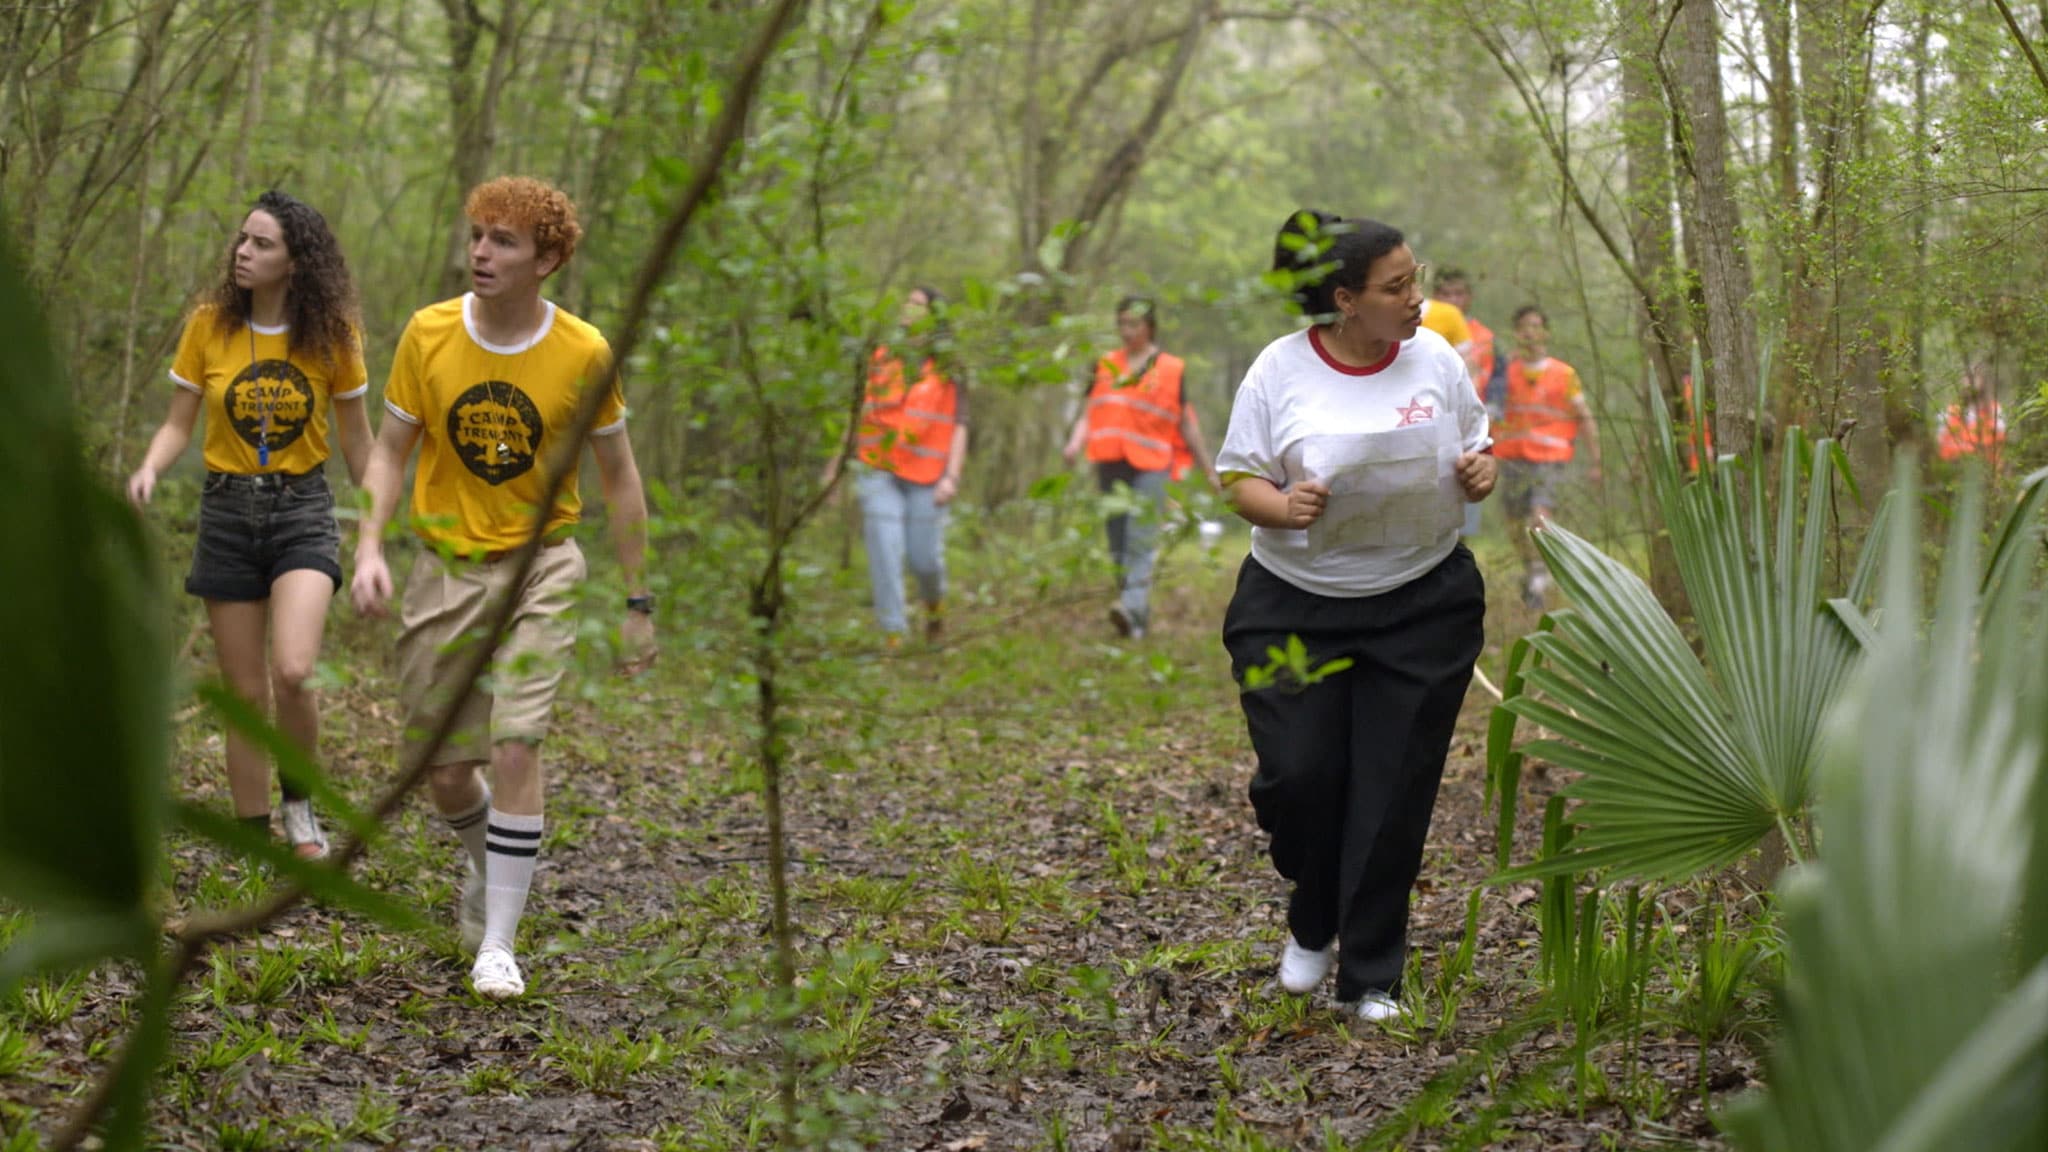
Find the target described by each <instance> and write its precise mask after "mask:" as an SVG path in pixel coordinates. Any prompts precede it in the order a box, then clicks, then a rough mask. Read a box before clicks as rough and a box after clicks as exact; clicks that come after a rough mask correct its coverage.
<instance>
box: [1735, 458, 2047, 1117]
mask: <svg viewBox="0 0 2048 1152" xmlns="http://www.w3.org/2000/svg"><path fill="white" fill-rule="evenodd" d="M1901 472H1902V474H1903V476H1904V479H1903V481H1902V485H1901V499H1900V500H1899V501H1897V502H1896V503H1895V505H1894V506H1893V508H1892V509H1891V518H1892V520H1893V523H1892V528H1891V533H1890V542H1889V545H1888V557H1887V560H1886V564H1885V577H1884V585H1885V587H1884V600H1883V612H1882V615H1881V619H1882V622H1883V623H1882V626H1881V628H1880V629H1879V640H1878V643H1877V645H1876V646H1875V647H1874V648H1873V649H1871V652H1870V655H1869V657H1868V658H1867V660H1866V662H1865V665H1864V667H1863V668H1862V669H1861V671H1860V672H1859V674H1858V676H1857V678H1856V680H1855V682H1854V683H1853V685H1852V686H1851V688H1850V689H1849V691H1848V692H1847V693H1845V695H1844V699H1843V701H1842V703H1841V705H1840V706H1839V707H1838V708H1836V709H1835V710H1834V711H1833V712H1832V714H1831V716H1830V720H1829V724H1830V738H1829V739H1828V740H1827V741H1826V754H1825V757H1824V759H1823V762H1822V787H1823V796H1824V799H1823V800H1822V802H1821V805H1820V810H1819V817H1820V820H1821V823H1822V827H1823V830H1824V831H1825V833H1826V837H1827V855H1826V860H1825V862H1824V863H1814V864H1808V865H1805V866H1802V867H1800V868H1796V869H1794V870H1793V871H1792V872H1791V873H1789V874H1788V875H1787V877H1786V878H1785V881H1784V883H1783V885H1782V907H1783V911H1784V920H1783V923H1784V926H1785V933H1786V948H1787V965H1786V971H1787V982H1786V985H1785V987H1784V989H1783V990H1782V993H1781V995H1780V1002H1781V1004H1780V1006H1781V1011H1780V1032H1779V1036H1778V1042H1777V1046H1776V1049H1775V1051H1774V1052H1773V1054H1772V1056H1771V1059H1770V1063H1769V1069H1770V1072H1769V1082H1770V1089H1769V1091H1768V1094H1767V1095H1765V1096H1763V1097H1761V1098H1759V1099H1757V1100H1754V1101H1752V1102H1751V1103H1750V1104H1749V1105H1748V1106H1746V1107H1743V1108H1740V1109H1737V1110H1734V1111H1732V1112H1731V1113H1730V1115H1729V1116H1728V1117H1727V1119H1726V1124H1727V1127H1728V1128H1729V1129H1730V1131H1731V1132H1732V1133H1733V1134H1735V1135H1736V1136H1737V1137H1738V1141H1739V1143H1740V1144H1741V1145H1742V1146H1743V1147H1745V1148H1749V1149H1754V1150H1758V1152H1781V1150H1782V1152H1792V1150H1798V1152H1836V1150H1839V1152H1851V1150H1856V1152H1863V1150H1868V1149H1883V1150H1885V1152H1934V1150H1936V1149H1954V1148H1969V1149H1972V1150H1973V1152H1997V1150H2001V1149H2020V1148H2029V1149H2032V1148H2038V1147H2039V1145H2038V1143H2037V1142H2038V1140H2039V1138H2040V1134H2041V1132H2042V1128H2041V1124H2042V1120H2043V1109H2044V1106H2048V1102H2044V1101H2043V1099H2042V1097H2041V1096H2040V1094H2039V1093H2038V1092H2037V1091H2034V1090H2033V1087H2034V1083H2033V1082H2034V1081H2035V1080H2036V1079H2038V1077H2039V1076H2040V1074H2041V1072H2042V1070H2043V1066H2044V1065H2043V1053H2044V1051H2048V1049H2044V1047H2043V1044H2044V1040H2048V961H2043V960H2042V959H2041V957H2040V955H2039V954H2038V953H2037V952H2028V951H2026V950H2025V949H2024V948H2023V950H2022V955H2021V962H2022V964H2021V966H2020V967H2019V969H2018V971H2017V973H2016V971H2015V964H2014V955H2013V951H2012V947H2011V942H2012V937H2013V928H2014V926H2015V924H2016V923H2018V922H2019V921H2020V917H2021V915H2022V913H2023V911H2024V910H2026V909H2029V908H2031V909H2033V910H2034V915H2035V916H2036V917H2037V918H2038V916H2039V909H2040V906H2041V898H2042V897H2043V896H2044V895H2048V894H2044V893H2041V892H2039V891H2035V892H2033V893H2031V894H2029V893H2028V892H2027V886H2028V883H2029V879H2028V877H2029V860H2030V852H2031V858H2032V860H2033V861H2034V864H2033V877H2034V878H2033V880H2032V883H2034V884H2037V885H2038V884H2040V883H2042V882H2043V879H2042V875H2041V874H2042V871H2043V869H2042V868H2041V863H2040V862H2041V854H2040V851H2039V850H2038V846H2037V845H2034V844H2033V843H2031V841H2032V840H2033V838H2034V834H2035V833H2037V832H2038V831H2039V830H2040V828H2039V826H2038V825H2037V820H2038V817H2037V815H2036V811H2035V806H2034V805H2033V804H2030V798H2031V800H2034V801H2038V800H2039V799H2040V796H2039V794H2038V792H2035V791H2034V789H2035V785H2036V777H2037V776H2038V774H2039V770H2040V765H2041V762H2042V758H2043V753H2044V750H2048V726H2044V721H2043V718H2044V716H2048V633H2044V629H2043V628H2042V627H2041V620H2040V613H2039V609H2038V605H2037V603H2036V601H2035V600H2034V598H2033V597H2032V596H2031V595H2030V594H2029V590H2028V588H2027V585H2028V584H2029V583H2030V582H2029V581H2022V580H2019V579H2000V580H1993V581H1984V580H1982V579H1981V577H1980V574H1979V569H1978V556H1979V552H1978V548H1977V539H1978V532H1979V527H1980V523H1981V512H1980V510H1981V501H1980V499H1979V498H1978V495H1977V493H1976V491H1975V490H1974V489H1973V490H1972V491H1971V492H1969V493H1968V494H1967V495H1966V497H1965V499H1964V501H1963V504H1962V508H1961V511H1960V514H1959V515H1958V516H1957V518H1956V521H1955V524H1954V527H1953V530H1952V532H1951V534H1950V537H1949V541H1948V546H1947V550H1946V552H1945V554H1944V564H1943V570H1942V575H1941V581H1940V585H1939V589H1938V592H1937V596H1936V608H1935V613H1934V617H1933V621H1932V624H1931V626H1930V627H1927V628H1924V629H1923V628H1922V626H1921V619H1922V616H1921V612H1920V597H1921V581H1920V565H1919V547H1918V545H1919V539H1918V533H1917V531H1916V523H1915V519H1916V517H1917V514H1918V511H1917V508H1918V506H1917V501H1916V500H1914V499H1913V487H1914V477H1913V475H1912V468H1911V465H1910V462H1909V463H1907V464H1906V465H1903V466H1902V468H1901ZM2038 512H2039V504H2038V502H2036V501H2033V500H2022V501H2021V502H2020V507H2019V508H2017V509H2015V511H2014V513H2013V515H2011V516H2009V517H2008V518H2007V521H2006V523H2005V525H2004V526H2003V530H2002V532H2001V540H2000V543H1999V544H1998V545H1997V552H1998V553H1999V554H2000V555H2002V556H2003V557H2004V561H2003V563H2001V564H1998V565H1994V567H1995V568H1996V567H2002V566H2003V564H2004V563H2009V564H2010V565H2011V567H2009V568H2007V569H2006V571H2007V573H2008V574H2009V575H2011V574H2017V573H2019V572H2024V571H2029V570H2031V569H2032V567H2033V565H2034V564H2035V563H2036V562H2037V561H2038V559H2039V555H2040V546H2039V545H2040V541H2039V534H2038V532H2037V531H2036V530H2035V529H2034V527H2033V524H2035V523H2037V522H2038V521H2037V516H2038ZM2039 927H2040V926H2039V925H2030V926H2029V927H2028V929H2027V931H2025V932H2023V933H2022V935H2023V936H2026V935H2030V934H2031V933H2032V932H2034V931H2037V930H2038V929H2039Z"/></svg>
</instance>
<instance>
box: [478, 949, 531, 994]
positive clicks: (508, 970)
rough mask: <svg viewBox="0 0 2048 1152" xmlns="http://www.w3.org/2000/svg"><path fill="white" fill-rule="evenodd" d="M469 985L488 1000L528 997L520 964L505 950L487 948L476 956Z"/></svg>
mask: <svg viewBox="0 0 2048 1152" xmlns="http://www.w3.org/2000/svg"><path fill="white" fill-rule="evenodd" d="M469 985H470V987H472V988H474V989H476V994H477V995H479V996H481V997H483V998H484V999H486V1000H511V999H514V998H516V997H520V996H524V995H526V978H525V977H523V976H521V975H520V974H519V962H518V961H517V960H514V959H512V954H511V953H510V952H507V951H505V950H504V949H503V948H487V949H485V950H484V951H482V952H479V953H477V954H476V964H475V965H474V966H473V967H471V968H470V970H469Z"/></svg>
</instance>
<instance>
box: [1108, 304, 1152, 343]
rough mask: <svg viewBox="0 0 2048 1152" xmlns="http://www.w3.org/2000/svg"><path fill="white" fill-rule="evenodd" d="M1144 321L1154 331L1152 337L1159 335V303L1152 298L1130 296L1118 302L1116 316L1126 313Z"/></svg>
mask: <svg viewBox="0 0 2048 1152" xmlns="http://www.w3.org/2000/svg"><path fill="white" fill-rule="evenodd" d="M1126 312H1128V313H1130V314H1131V315H1133V316H1136V317H1138V318H1139V319H1140V320H1143V321H1144V322H1145V323H1146V324H1147V325H1148V326H1150V327H1151V329H1152V335H1153V336H1155V337H1156V336H1158V335H1159V302H1158V301H1156V300H1154V299H1152V298H1151V297H1150V296H1138V295H1130V296H1126V297H1124V298H1123V299H1121V300H1119V301H1117V302H1116V314H1117V315H1119V316H1122V315H1123V314H1124V313H1126Z"/></svg>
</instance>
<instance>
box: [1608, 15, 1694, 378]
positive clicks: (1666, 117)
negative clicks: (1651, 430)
mask: <svg viewBox="0 0 2048 1152" xmlns="http://www.w3.org/2000/svg"><path fill="white" fill-rule="evenodd" d="M1661 8H1662V5H1661V4H1660V3H1659V2H1658V0H1635V2H1634V3H1632V4H1630V5H1629V6H1628V7H1627V8H1626V9H1624V10H1623V11H1622V13H1621V132H1622V145H1623V148H1624V150H1625V152H1626V154H1627V161H1628V200H1627V202H1628V238H1629V248H1630V251H1631V253H1632V255H1633V257H1634V259H1635V266H1636V278H1637V279H1638V280H1639V281H1640V282H1641V283H1642V284H1643V285H1645V286H1646V287H1648V288H1649V289H1650V294H1649V295H1643V294H1641V293H1638V294H1637V299H1636V328H1637V331H1638V333H1639V334H1640V336H1641V338H1642V341H1643V345H1644V347H1645V348H1647V349H1649V360H1650V365H1651V367H1652V368H1654V369H1655V370H1656V373H1657V385H1658V387H1659V388H1660V389H1661V390H1662V392H1663V394H1664V402H1665V404H1666V405H1667V406H1669V407H1670V408H1671V410H1672V412H1674V413H1676V412H1677V411H1678V408H1679V404H1680V396H1681V389H1680V378H1681V377H1682V376H1683V375H1684V374H1685V365H1686V362H1687V361H1688V359H1689V356H1688V355H1687V353H1686V351H1685V319H1684V317H1685V302H1684V300H1683V299H1682V298H1681V296H1680V295H1679V291H1678V284H1679V278H1680V275H1681V273H1680V270H1679V268H1678V259H1677V240H1676V238H1675V237H1674V236H1673V233H1672V224H1671V208H1672V195H1673V191H1672V187H1671V134H1670V130H1669V125H1670V123H1671V110H1670V109H1669V108H1668V107H1666V106H1665V103H1664V98H1663V95H1662V93H1661V91H1660V89H1659V88H1658V86H1657V64H1656V60H1657V37H1658V34H1659V32H1660V31H1661V29H1662V27H1663V14H1662V12H1661V11H1660V9H1661Z"/></svg>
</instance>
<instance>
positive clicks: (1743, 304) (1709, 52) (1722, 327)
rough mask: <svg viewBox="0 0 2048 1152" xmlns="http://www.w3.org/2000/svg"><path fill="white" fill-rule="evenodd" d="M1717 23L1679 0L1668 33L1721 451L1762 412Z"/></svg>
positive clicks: (1709, 388)
mask: <svg viewBox="0 0 2048 1152" xmlns="http://www.w3.org/2000/svg"><path fill="white" fill-rule="evenodd" d="M1719 24H1720V21H1719V17H1718V16H1717V15H1716V13H1715V11H1714V6H1713V4H1712V3H1709V2H1706V0H1683V3H1682V6H1681V7H1680V9H1679V14H1678V22H1677V27H1676V29H1675V35H1674V37H1673V52H1674V54H1675V55H1676V57H1677V60H1676V63H1677V68H1676V72H1677V86H1678V92H1679V99H1678V100H1677V101H1676V104H1677V107H1678V108H1679V109H1680V110H1681V115H1680V116H1679V117H1678V121H1679V128H1680V132H1679V149H1678V155H1679V161H1680V166H1681V167H1682V168H1683V169H1684V171H1685V174H1686V179H1687V181H1688V183H1689V184H1690V186H1691V195H1690V197H1689V199H1690V201H1691V204H1692V215H1691V218H1690V219H1688V220H1687V221H1686V229H1687V231H1688V232H1689V233H1691V234H1692V235H1693V237H1695V238H1696V239H1697V245H1696V248H1697V251H1698V253H1699V263H1698V265H1697V266H1696V269H1695V271H1696V272H1697V273H1698V276H1699V288H1700V296H1701V303H1702V305H1703V311H1704V317H1703V319H1704V321H1705V323H1704V339H1703V340H1702V343H1703V345H1704V353H1705V356H1704V359H1705V361H1706V379H1705V380H1704V381H1702V382H1699V383H1698V384H1696V385H1695V391H1696V393H1698V394H1704V395H1709V396H1711V397H1712V401H1711V408H1712V411H1713V412H1714V435H1715V441H1716V443H1717V444H1719V445H1721V447H1722V450H1723V451H1736V452H1740V451H1744V450H1746V449H1747V448H1748V447H1749V446H1750V445H1751V444H1752V443H1755V442H1756V434H1757V432H1758V427H1757V421H1758V419H1759V418H1760V414H1759V413H1758V411H1757V341H1756V317H1755V316H1754V315H1752V314H1751V312H1750V310H1749V299H1750V295H1751V293H1752V292H1754V290H1755V282H1754V281H1753V280H1752V278H1751V276H1750V265H1749V252H1748V248H1747V244H1748V240H1747V238H1746V237H1745V236H1744V235H1743V232H1742V210H1741V207H1740V206H1739V205H1738V204H1737V202H1736V199H1735V186H1734V184H1733V182H1732V181H1731V180H1730V178H1729V175H1728V111H1727V108H1726V107H1725V106H1724V105H1723V103H1722V100H1721V53H1720V43H1721V39H1720V28H1719ZM1765 431H1769V430H1768V429H1765Z"/></svg>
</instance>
